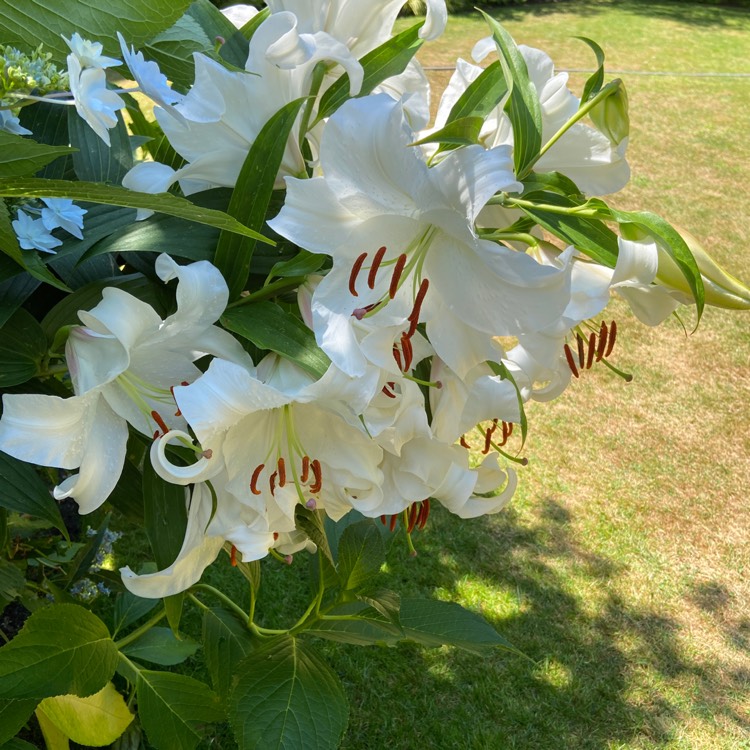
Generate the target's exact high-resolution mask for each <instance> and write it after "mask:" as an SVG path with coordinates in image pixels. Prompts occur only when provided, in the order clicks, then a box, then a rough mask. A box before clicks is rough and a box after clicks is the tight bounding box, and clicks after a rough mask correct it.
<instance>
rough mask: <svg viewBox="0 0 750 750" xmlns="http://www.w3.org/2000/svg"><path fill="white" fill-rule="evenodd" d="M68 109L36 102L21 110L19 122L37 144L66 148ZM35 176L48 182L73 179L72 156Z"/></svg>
mask: <svg viewBox="0 0 750 750" xmlns="http://www.w3.org/2000/svg"><path fill="white" fill-rule="evenodd" d="M68 109H70V108H69V107H61V106H60V105H59V104H49V103H48V102H36V104H34V105H33V106H31V107H23V109H21V113H20V115H19V120H20V122H21V125H22V126H23V127H24V128H26V129H27V130H30V131H31V132H32V133H33V134H34V140H35V141H36V142H37V143H46V144H47V145H48V146H66V147H67V146H68V145H69V144H70V136H69V135H68ZM36 176H37V177H44V178H46V179H48V180H64V179H75V173H74V172H73V157H72V155H71V154H67V155H64V156H62V157H60V158H59V159H56V160H55V161H53V162H50V163H49V164H47V166H45V167H44V169H42V170H40V171H39V172H37V174H36Z"/></svg>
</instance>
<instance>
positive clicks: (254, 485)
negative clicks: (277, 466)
mask: <svg viewBox="0 0 750 750" xmlns="http://www.w3.org/2000/svg"><path fill="white" fill-rule="evenodd" d="M265 466H266V465H265V464H258V465H257V466H256V467H255V471H254V472H253V476H252V478H251V479H250V492H252V493H253V495H260V494H261V492H260V490H259V489H258V479H259V478H260V473H261V471H263V469H264V468H265Z"/></svg>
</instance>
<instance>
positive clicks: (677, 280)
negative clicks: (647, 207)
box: [655, 229, 750, 310]
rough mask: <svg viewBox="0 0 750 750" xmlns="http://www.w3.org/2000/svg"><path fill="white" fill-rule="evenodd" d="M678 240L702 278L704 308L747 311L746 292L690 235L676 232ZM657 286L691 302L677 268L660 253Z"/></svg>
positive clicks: (749, 298)
mask: <svg viewBox="0 0 750 750" xmlns="http://www.w3.org/2000/svg"><path fill="white" fill-rule="evenodd" d="M679 232H680V235H681V236H682V239H683V240H685V243H686V244H687V246H688V247H689V248H690V252H691V253H692V254H693V257H694V258H695V261H696V263H697V264H698V269H699V270H700V272H701V277H702V278H703V286H704V288H705V294H706V296H705V299H706V304H707V305H713V306H714V307H723V308H726V309H730V310H750V289H749V288H748V287H747V286H745V285H744V284H743V283H742V282H741V281H739V280H738V279H736V278H735V277H734V276H732V275H731V274H728V273H727V272H726V271H725V270H724V269H723V268H722V267H721V266H720V265H719V264H718V263H717V262H716V261H715V260H714V259H713V258H712V257H711V256H710V255H709V254H708V253H707V252H706V251H705V250H704V249H703V247H701V245H700V243H699V242H698V240H697V239H696V238H695V237H693V235H692V234H690V233H689V232H686V231H685V230H683V229H680V230H679ZM655 281H656V283H657V284H662V285H663V286H666V287H669V288H670V289H673V290H675V291H676V292H684V294H685V295H686V296H687V297H688V298H689V299H690V300H691V301H692V294H691V292H690V288H689V287H688V284H687V281H686V279H685V277H684V276H683V275H682V273H681V272H680V270H679V268H678V267H677V264H676V263H675V262H674V261H673V260H672V259H671V258H670V257H669V256H668V255H667V254H666V253H665V252H663V251H661V250H660V251H659V267H658V270H657V272H656V279H655Z"/></svg>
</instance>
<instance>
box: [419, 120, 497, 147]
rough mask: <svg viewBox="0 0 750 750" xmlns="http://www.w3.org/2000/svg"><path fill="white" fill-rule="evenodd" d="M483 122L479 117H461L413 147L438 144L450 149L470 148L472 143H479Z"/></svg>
mask: <svg viewBox="0 0 750 750" xmlns="http://www.w3.org/2000/svg"><path fill="white" fill-rule="evenodd" d="M483 122H484V120H482V118H481V117H461V118H459V119H458V120H452V121H451V122H449V123H448V124H447V125H446V126H445V127H443V128H440V130H436V131H435V132H434V133H430V134H429V135H427V136H425V137H424V138H422V139H420V140H418V141H416V142H415V143H414V144H413V145H415V146H421V145H422V144H424V143H439V144H441V145H446V146H451V147H455V146H471V145H472V144H473V143H479V132H480V131H481V129H482V124H483ZM441 150H442V149H441Z"/></svg>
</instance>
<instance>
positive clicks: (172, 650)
mask: <svg viewBox="0 0 750 750" xmlns="http://www.w3.org/2000/svg"><path fill="white" fill-rule="evenodd" d="M199 648H200V644H199V643H198V641H194V640H193V639H192V638H188V637H187V636H183V637H182V638H181V639H177V638H175V635H174V633H173V632H172V630H171V629H170V628H151V629H150V630H147V631H146V632H145V633H144V634H143V635H142V636H141V637H140V638H138V639H137V640H135V641H133V642H132V643H129V644H128V645H127V646H124V647H123V648H122V649H121V651H122V653H123V654H125V655H126V656H128V657H130V658H131V659H140V660H142V661H149V662H152V663H153V664H161V665H163V666H165V667H171V666H173V665H175V664H181V663H182V662H183V661H185V659H188V658H190V657H191V656H192V655H193V654H194V653H195V652H196V651H197V650H198V649H199Z"/></svg>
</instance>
